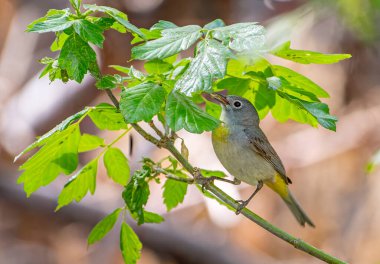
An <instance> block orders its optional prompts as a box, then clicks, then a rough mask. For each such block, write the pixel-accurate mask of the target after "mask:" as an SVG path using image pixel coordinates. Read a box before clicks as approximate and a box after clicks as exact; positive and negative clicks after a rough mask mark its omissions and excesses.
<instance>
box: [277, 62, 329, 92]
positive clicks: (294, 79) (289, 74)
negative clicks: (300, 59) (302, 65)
mask: <svg viewBox="0 0 380 264" xmlns="http://www.w3.org/2000/svg"><path fill="white" fill-rule="evenodd" d="M271 69H272V71H273V74H274V75H275V76H277V77H282V78H284V79H285V80H286V81H287V82H288V83H289V84H290V85H292V86H295V87H298V88H301V89H303V90H305V91H308V92H311V93H313V94H314V95H316V96H317V97H321V98H328V97H329V94H328V93H327V92H326V91H325V90H323V89H322V88H321V87H320V86H319V85H317V84H315V83H314V82H312V81H311V80H310V79H308V78H306V77H305V76H303V75H301V74H299V73H297V72H295V71H293V70H291V69H288V68H286V67H283V66H279V65H272V66H271Z"/></svg>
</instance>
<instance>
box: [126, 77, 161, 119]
mask: <svg viewBox="0 0 380 264" xmlns="http://www.w3.org/2000/svg"><path fill="white" fill-rule="evenodd" d="M165 95H166V92H165V89H164V88H163V87H162V86H160V85H157V84H155V83H152V82H148V83H142V84H139V85H137V86H134V87H132V88H128V89H126V90H125V91H123V92H122V94H121V99H120V110H121V112H122V114H123V116H124V118H125V120H126V122H128V123H136V122H139V121H141V120H144V121H146V122H148V121H150V120H152V118H153V116H154V115H156V114H157V113H158V112H159V111H160V108H161V105H162V103H163V102H164V101H165Z"/></svg>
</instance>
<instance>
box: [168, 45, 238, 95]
mask: <svg viewBox="0 0 380 264" xmlns="http://www.w3.org/2000/svg"><path fill="white" fill-rule="evenodd" d="M197 50H198V54H197V55H196V57H195V58H194V59H193V60H192V61H191V63H190V66H189V68H188V69H187V70H186V71H185V73H184V74H183V75H182V76H181V77H180V78H179V80H178V81H177V83H176V85H175V88H174V89H175V90H180V91H181V92H183V93H185V94H186V95H192V94H193V93H195V92H200V91H205V92H211V91H212V88H211V87H212V82H213V80H214V79H219V78H223V77H224V75H225V73H226V65H227V59H228V58H231V57H233V56H234V55H233V54H232V53H231V51H230V50H229V49H228V48H226V47H225V46H224V45H222V44H221V43H220V42H218V41H216V40H213V39H210V40H203V41H201V42H199V45H198V49H197Z"/></svg>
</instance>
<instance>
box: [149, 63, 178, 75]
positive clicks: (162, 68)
mask: <svg viewBox="0 0 380 264" xmlns="http://www.w3.org/2000/svg"><path fill="white" fill-rule="evenodd" d="M172 68H173V65H171V64H170V63H167V62H165V61H162V60H158V59H155V60H151V61H148V62H146V63H145V64H144V69H145V70H146V71H147V73H149V74H163V73H165V72H168V71H169V70H171V69H172Z"/></svg>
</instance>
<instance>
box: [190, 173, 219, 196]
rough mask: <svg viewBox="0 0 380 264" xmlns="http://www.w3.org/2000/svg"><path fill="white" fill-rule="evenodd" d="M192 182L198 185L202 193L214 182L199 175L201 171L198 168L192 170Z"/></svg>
mask: <svg viewBox="0 0 380 264" xmlns="http://www.w3.org/2000/svg"><path fill="white" fill-rule="evenodd" d="M194 180H195V183H196V184H200V185H201V187H202V192H204V191H205V189H207V187H208V186H209V185H210V184H211V183H213V182H214V180H215V178H214V177H207V178H206V177H204V176H203V175H202V174H201V170H200V169H199V168H194Z"/></svg>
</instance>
